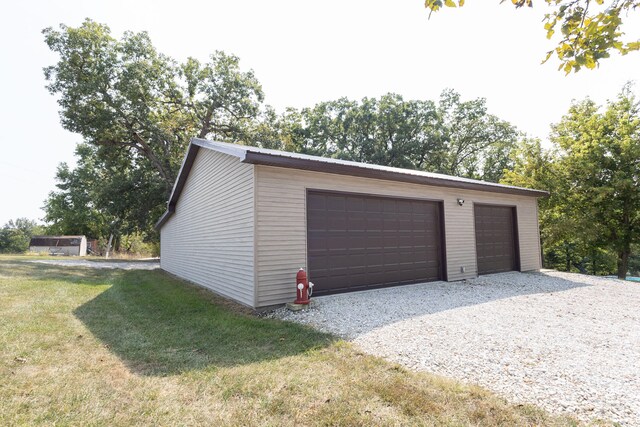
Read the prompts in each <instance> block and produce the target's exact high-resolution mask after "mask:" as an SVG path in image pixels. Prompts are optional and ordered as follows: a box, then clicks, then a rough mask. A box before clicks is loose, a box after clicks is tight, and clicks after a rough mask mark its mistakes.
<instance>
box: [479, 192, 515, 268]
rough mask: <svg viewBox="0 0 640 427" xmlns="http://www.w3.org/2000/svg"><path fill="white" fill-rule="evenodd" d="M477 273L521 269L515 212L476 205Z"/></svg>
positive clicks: (507, 207) (491, 206)
mask: <svg viewBox="0 0 640 427" xmlns="http://www.w3.org/2000/svg"><path fill="white" fill-rule="evenodd" d="M474 211H475V223H476V253H477V257H478V274H489V273H500V272H504V271H513V270H518V269H519V266H518V263H519V256H518V241H517V226H516V215H515V211H516V209H515V208H514V207H510V206H493V205H478V204H476V205H474Z"/></svg>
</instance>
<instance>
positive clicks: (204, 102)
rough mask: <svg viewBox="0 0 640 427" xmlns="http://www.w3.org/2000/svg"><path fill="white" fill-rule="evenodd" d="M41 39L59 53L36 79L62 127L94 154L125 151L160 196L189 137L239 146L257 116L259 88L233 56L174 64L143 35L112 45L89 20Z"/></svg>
mask: <svg viewBox="0 0 640 427" xmlns="http://www.w3.org/2000/svg"><path fill="white" fill-rule="evenodd" d="M43 33H44V36H45V42H46V43H47V45H48V46H49V48H50V49H51V50H52V51H53V52H56V53H57V54H58V55H59V61H58V62H57V63H56V64H55V65H52V66H49V67H46V68H45V69H44V73H45V77H46V79H47V81H48V82H49V84H48V86H47V87H48V89H49V91H50V92H51V93H52V94H53V95H57V96H58V103H59V104H60V107H61V111H60V117H61V121H62V125H63V127H64V128H65V129H67V130H70V131H72V132H77V133H79V134H80V135H82V136H83V137H84V139H85V142H86V143H87V144H90V145H93V146H96V147H104V150H103V151H101V154H102V153H104V154H105V155H108V154H109V153H110V152H111V151H114V150H115V151H118V153H119V151H121V150H126V151H128V153H129V155H130V156H131V157H134V158H136V161H137V162H138V163H141V164H144V163H146V164H148V165H149V167H152V168H153V169H155V171H156V172H157V173H158V174H159V175H160V177H161V179H162V180H163V182H164V192H165V196H167V195H168V194H169V193H170V191H171V188H172V187H173V182H174V180H175V177H176V175H177V172H178V169H179V167H180V162H181V160H182V156H183V154H184V151H185V149H186V147H187V145H188V142H189V139H190V138H191V137H194V136H199V137H212V138H215V139H218V140H233V141H235V140H242V139H243V137H244V134H243V132H244V129H245V127H246V126H247V123H246V122H248V121H251V120H252V119H254V118H255V117H256V116H257V114H258V110H259V105H260V103H261V102H262V99H263V95H262V89H261V87H260V84H259V83H258V81H257V80H256V79H255V77H254V75H253V73H252V72H250V71H249V72H242V71H241V70H240V67H239V59H238V58H237V57H235V56H232V55H226V54H225V53H223V52H216V53H215V54H213V55H212V56H211V57H210V61H209V62H208V63H206V64H201V63H200V62H198V61H197V60H195V59H193V58H189V59H187V61H186V62H185V63H184V64H178V63H176V61H175V60H173V59H171V58H170V57H168V56H166V55H163V54H161V53H159V52H157V51H156V49H155V48H154V47H153V45H152V44H151V40H150V39H149V36H148V35H147V33H145V32H142V33H131V32H126V33H125V34H124V36H123V37H122V39H121V40H116V39H114V38H113V37H111V35H110V30H109V27H107V26H106V25H102V24H98V23H96V22H93V21H91V20H86V21H85V22H84V23H83V24H82V25H81V26H80V27H78V28H71V27H67V26H65V25H61V26H60V29H59V30H54V29H52V28H47V29H45V30H44V31H43Z"/></svg>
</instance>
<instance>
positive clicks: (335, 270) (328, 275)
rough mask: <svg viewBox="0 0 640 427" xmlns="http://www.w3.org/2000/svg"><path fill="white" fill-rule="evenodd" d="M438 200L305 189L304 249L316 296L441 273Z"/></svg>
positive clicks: (429, 278) (416, 280)
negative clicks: (305, 248) (306, 251)
mask: <svg viewBox="0 0 640 427" xmlns="http://www.w3.org/2000/svg"><path fill="white" fill-rule="evenodd" d="M440 209H441V205H440V203H439V202H433V201H427V200H415V199H401V198H393V197H378V196H369V195H361V194H349V193H336V192H326V191H309V192H308V193H307V227H308V228H307V249H308V254H307V256H308V261H309V275H310V278H311V281H313V282H314V284H315V288H314V293H316V294H318V295H321V294H327V293H335V292H345V291H351V290H360V289H366V288H373V287H381V286H395V285H403V284H409V283H420V282H428V281H433V280H438V279H441V278H442V274H443V273H442V271H443V262H442V243H441V242H442V232H441V227H440Z"/></svg>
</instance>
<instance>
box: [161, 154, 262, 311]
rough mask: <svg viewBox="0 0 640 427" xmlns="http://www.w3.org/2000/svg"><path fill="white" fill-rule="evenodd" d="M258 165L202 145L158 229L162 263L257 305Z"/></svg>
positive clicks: (184, 275) (212, 288)
mask: <svg viewBox="0 0 640 427" xmlns="http://www.w3.org/2000/svg"><path fill="white" fill-rule="evenodd" d="M253 196H254V166H253V165H249V164H244V163H241V162H240V161H239V159H238V158H237V157H234V156H230V155H227V154H222V153H219V152H216V151H213V150H207V149H201V150H199V152H198V154H197V155H196V158H195V161H194V164H193V167H192V168H191V171H190V173H189V176H188V177H187V180H186V183H185V186H184V189H183V190H182V193H181V194H180V198H179V200H178V202H177V203H176V208H175V212H174V214H173V215H172V216H171V217H170V218H169V220H168V221H167V222H166V223H165V224H164V225H163V226H162V229H161V231H160V239H161V246H160V266H161V268H162V269H163V270H166V271H168V272H169V273H172V274H174V275H176V276H178V277H181V278H183V279H186V280H188V281H190V282H193V283H195V284H198V285H201V286H204V287H206V288H209V289H211V290H212V291H214V292H216V293H218V294H220V295H224V296H226V297H229V298H231V299H234V300H236V301H239V302H241V303H243V304H246V305H248V306H252V307H253V306H254V305H255V300H254V296H255V295H254V197H253Z"/></svg>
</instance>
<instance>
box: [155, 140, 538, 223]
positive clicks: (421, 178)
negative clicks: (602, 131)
mask: <svg viewBox="0 0 640 427" xmlns="http://www.w3.org/2000/svg"><path fill="white" fill-rule="evenodd" d="M200 148H205V149H208V150H214V151H217V152H220V153H224V154H229V155H231V156H235V157H237V158H238V159H239V160H240V161H241V162H243V163H251V164H259V165H267V166H278V167H285V168H292V169H303V170H310V171H315V172H325V173H333V174H339V175H351V176H360V177H365V178H373V179H382V180H390V181H400V182H408V183H414V184H423V185H433V186H439V187H451V188H461V189H466V190H475V191H488V192H495V193H508V194H516V195H522V196H529V197H544V196H547V195H548V194H549V193H548V192H546V191H542V190H532V189H529V188H522V187H515V186H512V185H505V184H497V183H494V182H486V181H480V180H477V179H470V178H461V177H457V176H450V175H444V174H439V173H433V172H425V171H420V170H413V169H402V168H394V167H390V166H382V165H374V164H370V163H359V162H354V161H350V160H341V159H334V158H330V157H319V156H311V155H308V154H300V153H291V152H287V151H279V150H270V149H267V148H258V147H252V146H248V145H239V144H229V143H226V142H216V141H208V140H205V139H200V138H193V139H191V143H190V144H189V148H188V149H187V154H186V155H185V158H184V161H183V162H182V167H181V168H180V172H179V173H178V178H177V179H176V182H175V184H174V186H173V190H172V192H171V196H170V198H169V201H168V204H167V211H166V212H165V213H164V214H163V215H162V217H161V218H160V220H159V221H158V223H157V224H156V229H159V228H160V227H161V226H162V224H164V223H165V222H166V221H167V220H168V219H169V217H170V216H171V214H172V213H173V212H174V211H175V204H176V203H177V201H178V198H179V197H180V193H181V192H182V188H183V187H184V184H185V182H186V179H187V176H188V175H189V171H190V170H191V167H192V165H193V161H194V160H195V157H196V155H197V153H198V150H199V149H200Z"/></svg>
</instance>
